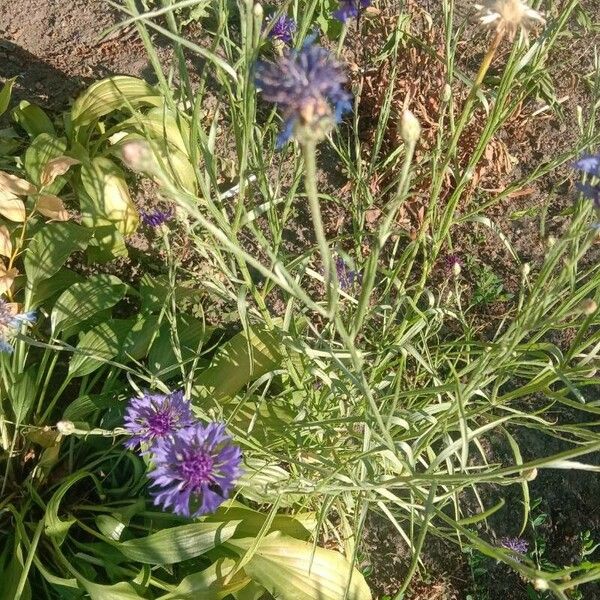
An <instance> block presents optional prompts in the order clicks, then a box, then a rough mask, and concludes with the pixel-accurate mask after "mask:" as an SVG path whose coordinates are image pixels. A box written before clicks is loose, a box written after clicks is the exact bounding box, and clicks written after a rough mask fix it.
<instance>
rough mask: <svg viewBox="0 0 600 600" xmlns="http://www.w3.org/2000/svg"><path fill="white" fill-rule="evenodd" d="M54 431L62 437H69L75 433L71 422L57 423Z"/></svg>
mask: <svg viewBox="0 0 600 600" xmlns="http://www.w3.org/2000/svg"><path fill="white" fill-rule="evenodd" d="M56 430H57V431H58V433H60V434H62V435H71V434H72V433H73V432H74V431H75V425H74V423H73V422H72V421H59V422H58V423H57V424H56Z"/></svg>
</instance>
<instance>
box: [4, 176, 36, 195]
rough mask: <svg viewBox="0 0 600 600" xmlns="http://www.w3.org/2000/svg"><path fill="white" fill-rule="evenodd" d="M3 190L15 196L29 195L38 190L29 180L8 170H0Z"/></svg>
mask: <svg viewBox="0 0 600 600" xmlns="http://www.w3.org/2000/svg"><path fill="white" fill-rule="evenodd" d="M2 191H3V192H9V193H10V194H13V195H15V196H28V195H30V194H35V193H36V192H37V190H36V189H35V186H34V185H32V184H31V183H29V181H26V180H25V179H21V178H20V177H17V176H16V175H13V174H12V173H7V172H6V171H0V192H2Z"/></svg>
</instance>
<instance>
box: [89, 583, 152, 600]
mask: <svg viewBox="0 0 600 600" xmlns="http://www.w3.org/2000/svg"><path fill="white" fill-rule="evenodd" d="M80 582H81V585H82V586H83V588H84V589H85V591H86V592H87V593H88V594H89V597H90V599H91V600H144V596H140V595H139V594H138V593H137V592H136V590H135V588H134V587H133V586H132V585H131V584H130V583H126V582H125V581H121V582H120V583H115V584H114V585H101V584H99V583H94V582H93V581H88V580H87V579H83V578H80Z"/></svg>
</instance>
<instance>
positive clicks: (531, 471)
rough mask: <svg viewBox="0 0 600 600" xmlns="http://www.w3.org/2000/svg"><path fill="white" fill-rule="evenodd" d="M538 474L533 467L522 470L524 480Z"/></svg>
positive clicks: (528, 479)
mask: <svg viewBox="0 0 600 600" xmlns="http://www.w3.org/2000/svg"><path fill="white" fill-rule="evenodd" d="M537 475H538V470H537V469H536V468H535V467H534V468H533V469H527V470H526V471H523V477H524V478H525V481H533V480H534V479H535V478H536V477H537Z"/></svg>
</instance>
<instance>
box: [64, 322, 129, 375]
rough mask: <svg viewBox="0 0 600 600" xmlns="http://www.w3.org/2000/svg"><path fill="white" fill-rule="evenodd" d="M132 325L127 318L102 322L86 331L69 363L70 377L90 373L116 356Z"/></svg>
mask: <svg viewBox="0 0 600 600" xmlns="http://www.w3.org/2000/svg"><path fill="white" fill-rule="evenodd" d="M130 327H131V323H130V322H129V321H127V320H120V321H116V320H115V321H111V322H110V323H102V324H100V325H98V326H96V327H94V328H93V329H91V330H90V331H88V332H87V333H85V334H84V335H83V336H82V337H81V339H80V340H79V343H78V344H77V347H76V348H75V352H74V353H73V356H72V358H71V362H70V363H69V377H71V378H73V377H83V376H84V375H89V374H90V373H92V372H93V371H95V370H96V369H98V368H99V367H101V366H102V365H104V364H105V363H106V362H107V361H109V360H112V359H113V358H115V357H116V356H117V355H118V354H119V352H120V350H121V346H122V345H123V343H124V341H125V337H126V336H127V333H128V331H129V328H130Z"/></svg>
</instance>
